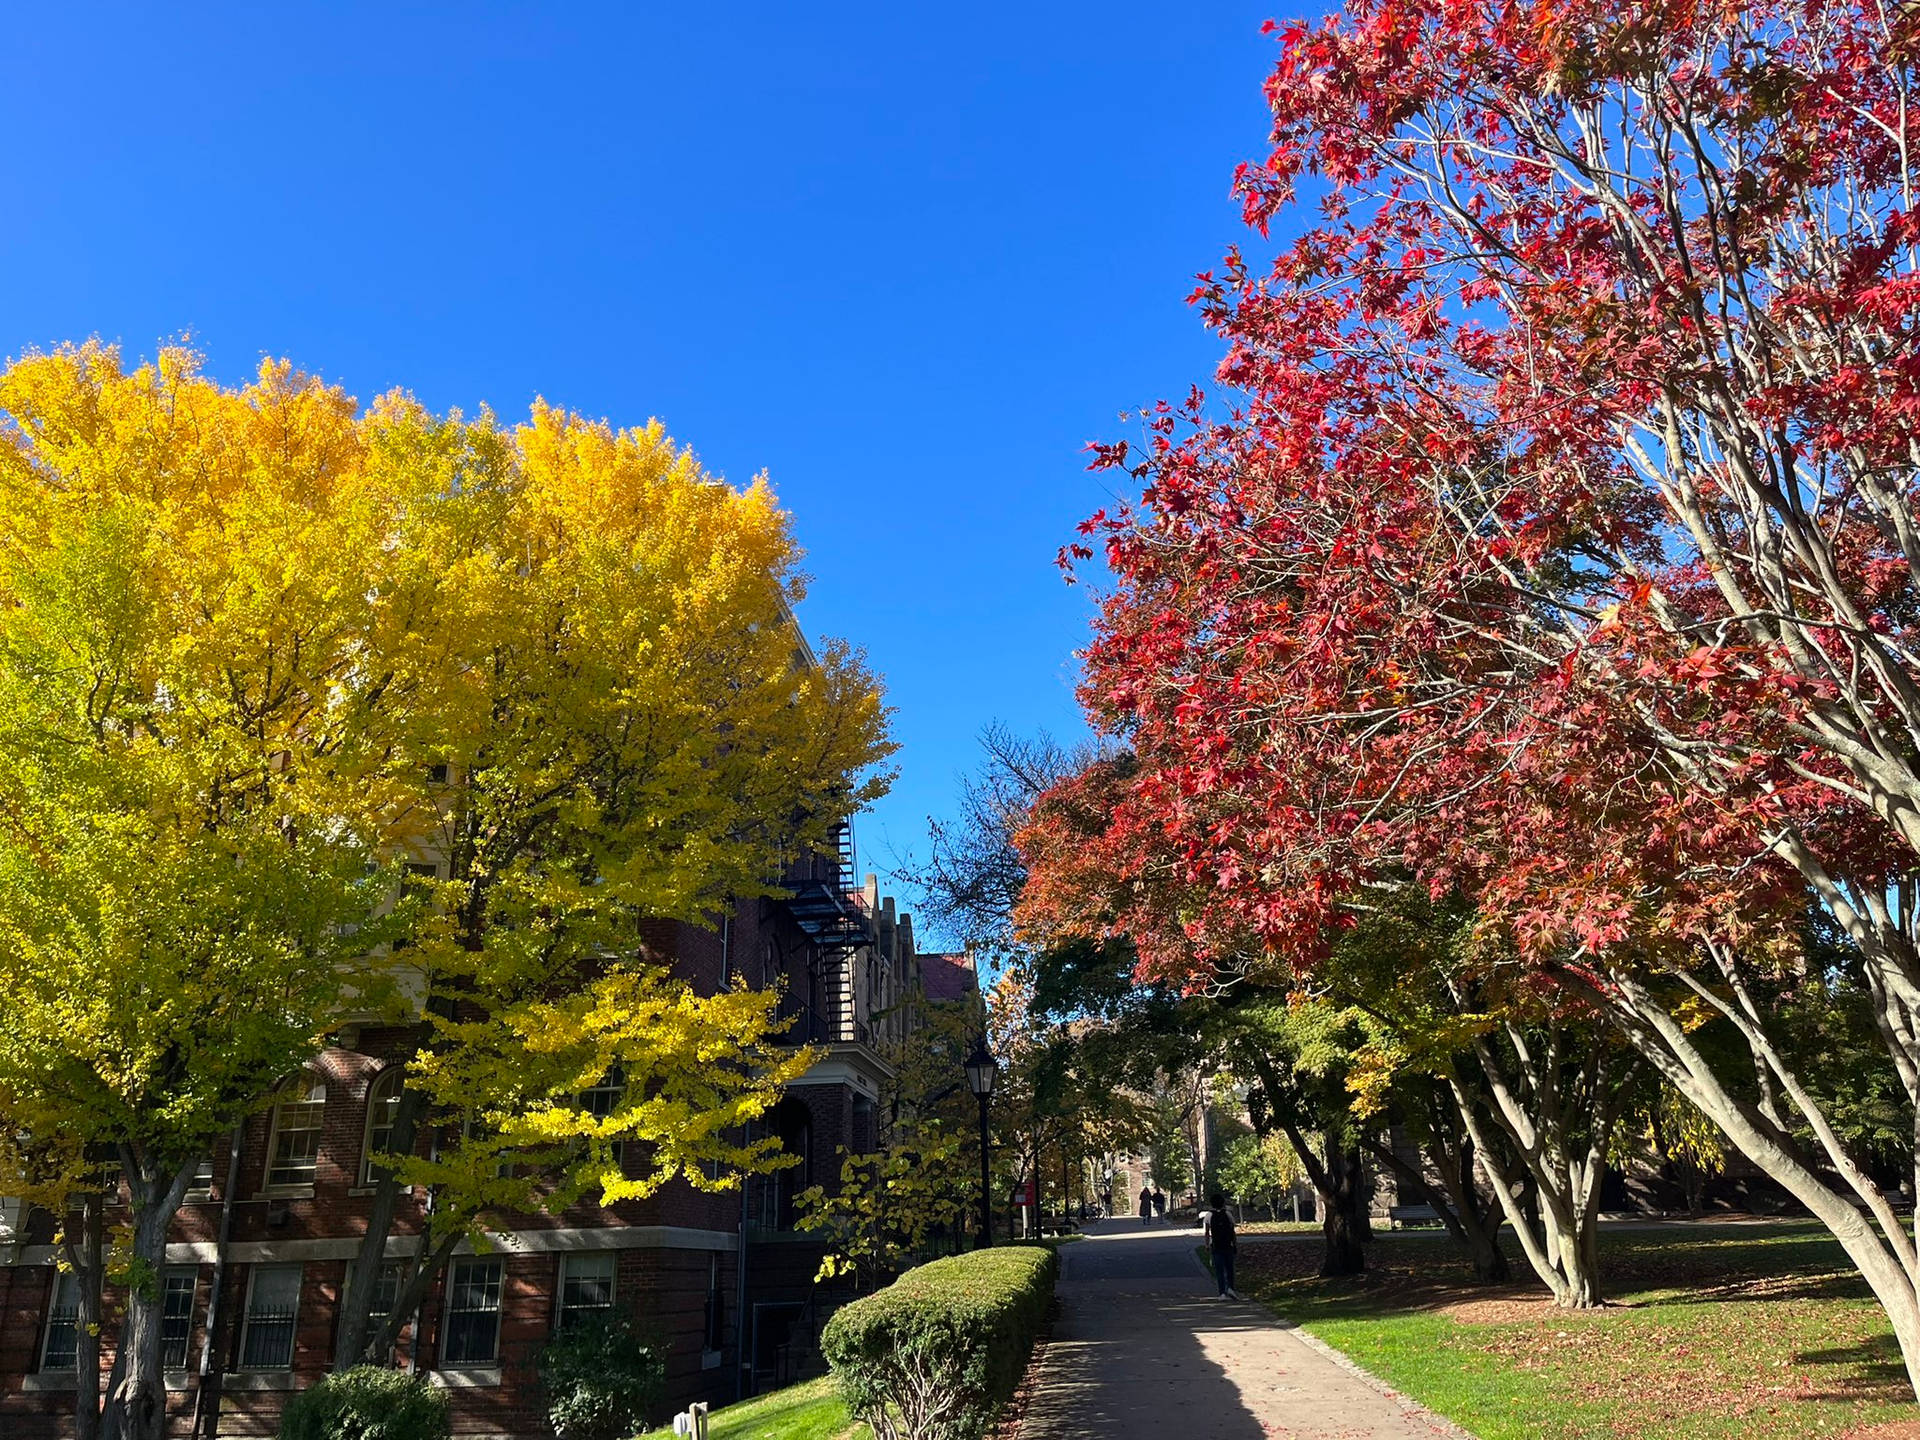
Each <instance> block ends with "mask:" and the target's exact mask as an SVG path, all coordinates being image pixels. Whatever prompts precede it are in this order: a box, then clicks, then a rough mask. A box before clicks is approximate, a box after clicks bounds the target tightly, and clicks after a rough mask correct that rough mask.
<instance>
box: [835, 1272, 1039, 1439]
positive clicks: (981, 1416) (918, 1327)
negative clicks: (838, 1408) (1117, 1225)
mask: <svg viewBox="0 0 1920 1440" xmlns="http://www.w3.org/2000/svg"><path fill="white" fill-rule="evenodd" d="M1058 1269H1059V1261H1058V1259H1057V1258H1056V1257H1055V1256H1054V1253H1053V1251H1051V1250H1043V1249H1041V1248H1039V1247H1038V1246H1032V1245H1008V1246H1004V1247H1002V1248H999V1249H995V1250H975V1251H972V1252H971V1253H969V1254H966V1255H956V1256H953V1257H952V1258H951V1259H947V1260H935V1261H933V1262H932V1263H931V1264H928V1265H922V1266H920V1267H919V1269H917V1270H909V1271H908V1272H907V1273H906V1274H905V1275H902V1276H901V1277H900V1278H899V1279H898V1280H896V1281H895V1282H894V1283H893V1284H891V1285H889V1286H888V1287H887V1288H886V1289H884V1290H881V1291H879V1292H877V1293H875V1294H873V1295H869V1296H867V1297H866V1299H864V1300H856V1301H854V1302H853V1303H852V1304H851V1305H848V1306H846V1307H845V1308H843V1309H842V1310H841V1311H840V1312H839V1313H838V1314H836V1315H835V1316H834V1317H833V1319H832V1320H830V1321H828V1322H827V1328H826V1332H825V1333H824V1334H823V1335H822V1336H821V1337H820V1348H821V1350H822V1351H823V1352H824V1353H825V1354H826V1357H827V1362H828V1363H829V1364H830V1365H832V1366H833V1370H834V1374H835V1375H836V1376H837V1377H838V1379H839V1381H840V1391H841V1393H842V1394H843V1395H845V1396H846V1400H847V1408H848V1409H849V1410H851V1411H852V1412H853V1413H854V1414H855V1415H857V1416H858V1417H859V1418H860V1419H862V1420H864V1421H866V1422H867V1424H868V1425H870V1426H872V1427H873V1433H874V1434H875V1435H876V1436H878V1437H879V1440H980V1437H981V1436H983V1435H985V1434H986V1432H987V1430H988V1429H989V1428H990V1427H991V1426H992V1424H993V1422H994V1419H995V1418H996V1417H997V1416H998V1415H999V1413H1000V1410H1001V1408H1002V1407H1003V1406H1004V1405H1005V1404H1006V1403H1007V1401H1008V1400H1009V1399H1010V1398H1011V1397H1012V1395H1013V1392H1014V1387H1016V1386H1017V1385H1018V1384H1019V1383H1020V1376H1021V1374H1022V1372H1023V1371H1025V1369H1026V1366H1027V1358H1028V1357H1029V1356H1030V1355H1032V1354H1033V1345H1034V1341H1035V1340H1036V1339H1038V1338H1039V1334H1040V1328H1041V1326H1042V1325H1043V1324H1045V1323H1046V1317H1047V1306H1048V1304H1049V1302H1050V1301H1051V1300H1052V1298H1053V1279H1054V1275H1055V1274H1056V1273H1057V1271H1058Z"/></svg>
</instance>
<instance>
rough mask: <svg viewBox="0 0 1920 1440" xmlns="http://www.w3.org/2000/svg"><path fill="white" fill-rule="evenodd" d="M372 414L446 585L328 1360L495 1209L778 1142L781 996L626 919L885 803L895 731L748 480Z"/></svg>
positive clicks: (376, 1345)
mask: <svg viewBox="0 0 1920 1440" xmlns="http://www.w3.org/2000/svg"><path fill="white" fill-rule="evenodd" d="M374 425H375V429H376V430H377V432H378V433H377V435H376V438H375V439H374V440H373V441H372V442H371V443H373V444H374V445H375V446H376V448H380V449H383V450H385V451H388V452H390V453H391V454H393V455H394V456H395V457H396V460H395V463H396V464H406V465H416V464H419V463H422V462H421V458H420V457H432V459H431V464H432V465H433V466H434V467H435V468H437V469H438V470H440V471H441V472H442V473H443V476H444V480H443V482H442V486H441V488H442V490H443V491H444V496H445V498H444V500H443V501H442V503H440V504H438V505H437V506H436V507H435V509H434V513H433V516H432V518H431V519H430V521H429V522H427V525H426V529H427V531H428V532H429V533H427V534H426V535H424V536H423V537H422V538H421V540H420V541H419V544H418V551H417V560H416V563H417V564H418V565H420V566H421V567H423V568H424V569H425V570H427V571H428V572H430V573H431V574H433V575H434V576H436V577H438V579H439V583H440V584H441V586H442V587H443V590H444V594H445V603H444V606H443V612H442V613H443V623H442V624H441V625H440V626H439V628H438V629H437V630H436V631H435V632H434V634H433V638H432V640H431V643H429V644H428V645H426V646H424V647H423V651H422V654H423V656H424V657H427V658H426V659H425V660H424V662H423V663H426V664H428V667H429V669H430V670H431V671H432V673H433V675H434V676H437V677H439V678H438V681H437V682H435V681H430V680H428V679H426V678H423V679H422V681H421V682H420V683H421V686H422V688H426V687H427V686H428V685H430V684H434V683H437V685H438V691H437V694H438V702H437V704H436V707H435V708H434V710H433V712H432V715H431V722H430V724H429V726H428V727H427V728H426V729H424V730H423V731H422V732H421V735H420V739H419V742H418V758H419V759H420V760H421V762H422V764H423V765H426V764H431V765H435V766H445V767H447V768H446V771H445V774H446V777H447V782H448V783H447V785H446V787H445V788H444V789H443V790H440V791H432V790H429V791H428V792H427V793H425V794H424V795H423V798H422V816H423V817H424V823H418V824H416V823H413V822H412V821H409V822H407V823H406V824H405V826H404V827H403V828H406V829H407V830H408V831H409V832H410V833H411V834H412V835H413V836H414V838H413V839H411V840H410V841H409V843H410V844H413V845H414V846H416V847H417V849H418V853H419V854H421V855H423V856H428V857H431V859H432V862H433V863H434V864H435V865H436V866H437V867H438V871H439V874H438V878H437V880H436V881H434V882H432V883H431V884H430V885H429V886H428V887H427V888H428V889H429V890H430V891H431V893H430V895H429V896H428V897H427V900H428V903H427V905H426V906H425V913H424V914H423V915H422V917H421V920H420V924H419V926H418V930H417V933H416V934H415V935H414V936H413V943H412V944H411V945H410V946H409V948H408V949H406V950H405V951H404V952H403V953H402V958H403V959H404V960H405V961H406V962H407V964H408V966H409V970H410V972H411V974H412V977H413V984H412V989H413V991H414V993H415V994H417V995H424V996H425V1005H424V1007H423V1009H422V1011H421V1012H420V1013H421V1020H420V1029H419V1032H418V1036H417V1042H416V1045H415V1048H414V1053H413V1055H412V1058H411V1060H410V1061H409V1064H408V1067H407V1070H406V1077H405V1079H404V1081H403V1084H402V1088H401V1090H400V1092H399V1095H398V1098H397V1100H396V1109H395V1114H394V1124H393V1127H392V1132H391V1133H392V1141H391V1146H392V1149H391V1154H392V1156H393V1159H392V1161H391V1163H390V1164H389V1165H388V1166H387V1167H386V1168H385V1170H384V1171H383V1173H382V1174H381V1176H380V1179H379V1181H378V1184H377V1187H376V1193H375V1195H374V1197H373V1200H372V1215H371V1219H370V1222H369V1225H368V1228H367V1231H366V1235H365V1238H364V1241H363V1247H362V1251H361V1260H362V1262H363V1263H360V1264H358V1265H356V1266H355V1271H354V1274H355V1281H354V1285H353V1287H352V1289H351V1290H350V1291H349V1293H348V1295H347V1296H346V1298H345V1301H344V1317H343V1323H342V1340H341V1344H340V1346H339V1349H338V1355H339V1357H340V1363H341V1364H342V1365H347V1364H352V1363H354V1361H355V1360H356V1359H357V1358H358V1357H360V1356H363V1355H378V1354H381V1353H384V1352H385V1350H386V1349H387V1347H388V1346H389V1345H390V1344H391V1342H392V1339H393V1336H394V1333H395V1332H396V1331H397V1329H398V1327H399V1326H400V1325H401V1324H402V1323H404V1320H405V1316H406V1314H407V1313H408V1311H409V1309H410V1308H411V1306H412V1304H413V1303H415V1302H416V1301H417V1300H418V1298H419V1297H420V1296H422V1295H423V1294H424V1293H425V1291H426V1289H427V1287H428V1286H429V1285H430V1284H431V1283H432V1280H433V1277H434V1275H435V1273H436V1272H437V1271H438V1269H439V1268H440V1267H441V1266H443V1265H444V1263H445V1261H446V1258H447V1256H448V1255H449V1254H450V1253H451V1250H452V1247H453V1246H454V1245H455V1244H457V1243H458V1242H459V1240H460V1239H462V1238H464V1237H465V1236H466V1235H467V1234H469V1233H472V1232H473V1231H474V1230H476V1229H478V1228H480V1227H481V1226H482V1225H483V1224H484V1223H485V1221H486V1219H487V1217H488V1216H490V1215H500V1214H510V1213H512V1212H515V1211H524V1210H527V1209H531V1208H534V1207H536V1206H543V1205H545V1206H556V1205H564V1204H567V1203H571V1202H572V1201H573V1200H574V1199H577V1198H578V1197H579V1196H580V1195H582V1194H584V1193H589V1192H597V1193H598V1195H599V1198H601V1199H602V1200H603V1201H609V1202H610V1201H613V1200H617V1199H620V1198H624V1197H630V1196H634V1195H638V1194H644V1193H646V1192H647V1191H649V1190H652V1189H654V1188H656V1187H657V1186H658V1185H660V1184H663V1183H665V1182H666V1181H667V1180H668V1179H670V1178H673V1177H674V1176H676V1175H678V1176H681V1177H684V1178H685V1179H687V1180H689V1181H690V1182H692V1183H693V1184H695V1185H705V1186H712V1185H730V1184H732V1183H735V1177H736V1176H737V1175H738V1173H739V1172H740V1171H741V1170H742V1169H745V1168H752V1167H754V1166H758V1165H762V1164H764V1163H766V1161H767V1159H768V1154H769V1148H770V1144H771V1142H766V1143H764V1144H761V1145H756V1146H746V1145H744V1144H742V1143H740V1142H739V1139H738V1131H737V1129H736V1127H737V1126H739V1125H740V1124H741V1122H743V1121H745V1120H748V1119H751V1118H753V1117H754V1116H756V1115H757V1114H759V1113H761V1112H763V1111H764V1110H765V1108H767V1106H769V1105H771V1104H772V1103H773V1101H774V1100H775V1099H777V1097H778V1086H779V1084H780V1083H781V1082H782V1081H783V1080H784V1079H785V1078H788V1077H789V1076H790V1075H791V1074H792V1073H793V1070H794V1063H793V1059H792V1057H791V1055H790V1053H789V1052H785V1051H776V1050H775V1049H774V1048H773V1047H772V1046H771V1045H770V1043H769V1041H768V1028H769V1025H770V1023H771V1020H772V1014H773V999H772V997H770V996H756V995H750V994H745V993H735V994H729V995H721V996H714V997H704V998H703V997H699V996H695V995H693V994H691V993H689V992H688V991H687V988H686V986H685V985H684V984H682V983H681V982H680V981H678V980H675V979H673V978H672V977H671V976H669V975H668V974H666V973H665V972H664V971H663V969H662V967H661V964H660V962H659V961H658V960H657V959H656V958H655V957H652V956H650V955H648V954H647V953H645V952H644V950H643V949H642V947H641V946H640V943H639V939H638V924H639V922H640V921H641V920H643V919H646V918H649V917H671V918H675V919H679V920H683V921H687V922H691V923H705V922H708V921H710V919H711V917H712V916H713V915H715V914H716V913H720V912H723V911H724V910H726V909H727V908H728V907H730V906H731V905H733V904H735V903H737V902H738V901H739V900H742V899H746V898H751V897H755V896H761V895H767V894H771V893H775V891H776V890H777V886H778V881H779V874H780V870H781V866H782V861H783V859H784V858H787V857H791V856H795V855H798V854H801V853H804V852H805V851H806V850H808V849H809V848H814V847H819V846H822V845H823V844H824V843H825V841H826V837H827V833H828V830H829V827H830V826H831V825H832V824H833V823H835V822H836V821H837V820H839V819H842V818H844V817H845V816H846V815H847V814H848V812H849V811H850V810H851V809H853V808H855V807H857V806H858V805H860V804H862V803H864V802H865V801H866V800H868V799H870V798H872V797H874V796H876V795H877V794H878V793H880V790H881V789H882V788H883V783H884V777H881V776H878V775H877V774H876V766H877V765H878V764H879V762H881V761H882V760H883V759H884V757H885V756H886V754H887V753H888V752H889V750H890V748H891V747H890V746H889V745H888V743H887V741H886V738H885V711H884V709H883V707H882V705H881V703H880V698H879V692H878V688H877V686H876V684H875V683H874V681H873V679H872V677H871V676H870V675H869V674H868V673H867V671H866V670H865V668H864V666H863V665H862V664H861V662H860V660H859V658H858V657H857V656H855V655H854V654H852V653H851V652H850V651H848V650H847V649H846V648H845V647H840V646H836V647H832V648H830V649H828V650H827V651H826V652H825V653H824V654H823V655H822V656H820V657H818V658H816V657H814V656H813V655H812V653H811V652H810V651H809V650H808V649H807V647H806V644H805V642H804V641H803V640H802V639H801V638H800V636H799V633H798V631H797V630H796V628H795V626H794V624H793V621H792V615H791V609H790V607H791V605H792V604H793V602H795V601H796V600H798V599H799V596H800V587H799V579H798V576H797V573H796V570H795V566H796V561H797V552H796V550H795V547H794V544H793V540H792V535H791V532H790V527H789V524H788V521H787V517H786V516H785V514H784V513H783V512H782V511H781V510H780V508H779V506H778V505H777V504H776V503H775V501H774V498H773V495H772V493H771V492H770V490H769V489H768V487H767V486H766V484H765V483H764V481H756V482H755V483H753V484H751V485H749V486H747V487H745V488H740V489H736V488H733V487H730V486H728V485H725V484H722V483H720V482H718V481H717V480H715V479H714V478H713V477H712V476H711V475H709V474H707V473H706V472H705V471H704V470H703V469H702V468H701V467H700V466H699V464H698V463H697V462H696V461H695V460H694V458H693V456H692V455H691V454H690V453H689V452H687V451H685V450H683V449H680V448H678V447H676V446H675V445H674V444H673V443H672V442H671V441H670V440H669V439H668V438H667V437H666V435H665V434H664V433H663V432H662V431H661V430H660V428H659V427H658V426H657V425H655V426H650V427H648V428H646V429H641V430H624V431H616V430H614V429H613V428H611V427H609V426H607V425H605V424H601V423H592V422H589V421H586V420H583V419H581V418H579V417H577V416H574V415H570V414H567V413H565V412H562V411H559V410H556V409H552V408H550V407H547V406H545V405H539V406H536V407H535V409H534V411H533V415H532V418H531V419H530V421H529V422H528V423H526V424H524V425H522V426H519V427H517V428H514V429H506V428H503V427H501V426H498V425H497V424H495V423H494V422H493V420H492V419H491V417H488V416H484V415H483V416H481V417H479V419H477V420H475V421H473V422H464V423H463V422H459V421H458V420H457V419H456V420H452V421H448V420H437V419H435V418H434V417H432V416H429V415H427V414H426V413H425V412H423V411H421V410H420V409H419V408H418V407H416V406H413V405H411V404H408V403H406V402H403V401H393V402H389V403H388V404H386V405H384V406H382V407H380V408H379V409H378V410H377V411H376V412H375V416H374ZM588 1090H594V1091H596V1092H597V1093H598V1096H599V1097H600V1099H601V1100H602V1102H603V1103H601V1104H600V1105H598V1106H597V1107H590V1106H589V1105H588V1103H587V1100H586V1098H585V1096H584V1093H583V1092H586V1091H588ZM610 1093H611V1094H613V1095H614V1096H616V1097H617V1098H614V1099H612V1100H611V1101H610V1102H609V1101H608V1100H607V1097H608V1095H609V1094H610ZM423 1128H424V1129H429V1130H431V1131H432V1132H433V1133H434V1135H435V1139H436V1143H435V1145H434V1146H433V1153H431V1154H430V1155H426V1156H422V1155H419V1154H417V1153H415V1152H416V1148H417V1140H418V1137H419V1135H420V1132H421V1130H422V1129H423ZM616 1145H618V1146H622V1147H624V1148H625V1151H626V1155H627V1157H628V1168H634V1167H633V1165H632V1157H633V1156H634V1155H636V1154H638V1155H641V1156H644V1157H645V1158H644V1160H643V1161H642V1162H641V1164H640V1166H639V1168H640V1169H641V1171H642V1173H641V1174H639V1175H636V1176H629V1175H627V1174H626V1173H625V1172H624V1170H623V1168H622V1166H621V1164H620V1163H617V1162H616V1159H615V1152H614V1147H615V1146H616ZM707 1161H717V1162H719V1166H720V1179H718V1180H712V1179H709V1178H707V1176H706V1175H705V1174H703V1171H702V1168H701V1167H702V1164H703V1163H704V1162H707ZM410 1185H421V1186H426V1187H428V1188H429V1189H430V1190H431V1191H432V1192H433V1195H434V1203H433V1207H432V1211H433V1218H432V1221H431V1222H430V1231H429V1235H428V1237H427V1239H426V1241H425V1243H423V1244H422V1245H421V1246H420V1247H419V1251H418V1254H417V1256H416V1258H415V1260H414V1261H413V1262H412V1263H411V1267H410V1271H409V1273H408V1274H407V1275H406V1276H405V1277H404V1279H403V1281H402V1283H401V1288H400V1296H399V1300H398V1301H397V1303H394V1304H393V1305H392V1306H391V1307H390V1309H389V1312H388V1314H387V1316H386V1318H385V1320H384V1321H382V1322H381V1323H380V1324H378V1325H375V1324H374V1323H373V1322H372V1320H371V1318H370V1306H371V1300H372V1295H373V1285H374V1279H375V1277H376V1276H377V1274H378V1272H379V1264H378V1262H379V1259H380V1257H381V1256H382V1254H383V1253H384V1249H385V1242H386V1240H387V1237H388V1236H389V1235H390V1234H391V1233H392V1231H393V1227H394V1223H395V1213H396V1208H397V1200H398V1195H399V1193H400V1189H401V1187H403V1186H410Z"/></svg>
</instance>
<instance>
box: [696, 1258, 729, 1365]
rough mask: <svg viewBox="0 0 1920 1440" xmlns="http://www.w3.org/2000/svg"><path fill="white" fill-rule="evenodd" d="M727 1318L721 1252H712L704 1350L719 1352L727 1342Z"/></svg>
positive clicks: (708, 1275)
mask: <svg viewBox="0 0 1920 1440" xmlns="http://www.w3.org/2000/svg"><path fill="white" fill-rule="evenodd" d="M726 1335H727V1317H726V1300H725V1298H724V1297H723V1296H722V1294H721V1290H720V1252H719V1251H718V1250H714V1251H710V1252H709V1253H708V1255H707V1311H706V1320H705V1324H704V1325H703V1326H702V1338H701V1345H702V1348H704V1349H707V1350H718V1349H720V1348H721V1346H722V1344H723V1343H724V1342H725V1340H726Z"/></svg>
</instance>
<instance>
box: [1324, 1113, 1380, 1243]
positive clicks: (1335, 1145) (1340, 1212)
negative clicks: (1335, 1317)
mask: <svg viewBox="0 0 1920 1440" xmlns="http://www.w3.org/2000/svg"><path fill="white" fill-rule="evenodd" d="M1323 1138H1324V1142H1325V1144H1326V1166H1325V1171H1326V1178H1327V1181H1328V1186H1327V1188H1325V1189H1324V1190H1323V1191H1322V1192H1321V1201H1322V1208H1323V1210H1324V1211H1325V1212H1326V1213H1325V1218H1324V1220H1323V1221H1322V1223H1321V1227H1320V1228H1321V1233H1322V1234H1323V1235H1325V1237H1326V1241H1327V1249H1326V1254H1325V1255H1324V1256H1322V1257H1321V1260H1320V1273H1321V1274H1322V1275H1323V1276H1328V1275H1358V1274H1360V1273H1361V1272H1362V1271H1364V1270H1365V1269H1366V1268H1367V1252H1366V1243H1367V1241H1368V1239H1370V1238H1371V1234H1372V1228H1373V1227H1372V1225H1371V1224H1370V1222H1369V1221H1368V1219H1367V1171H1366V1160H1365V1157H1364V1156H1363V1155H1362V1154H1361V1152H1360V1147H1359V1146H1357V1145H1345V1144H1342V1143H1341V1140H1340V1137H1339V1136H1337V1135H1336V1134H1334V1132H1332V1131H1331V1130H1329V1131H1328V1132H1327V1133H1326V1135H1325V1136H1324V1137H1323Z"/></svg>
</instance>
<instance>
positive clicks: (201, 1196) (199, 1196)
mask: <svg viewBox="0 0 1920 1440" xmlns="http://www.w3.org/2000/svg"><path fill="white" fill-rule="evenodd" d="M181 1198H182V1199H184V1200H187V1201H195V1200H211V1199H213V1157H212V1156H211V1155H209V1156H207V1157H206V1159H204V1160H202V1161H201V1162H200V1163H199V1164H197V1165H195V1166H194V1167H193V1179H191V1180H189V1181H188V1182H187V1193H186V1194H185V1195H184V1196H182V1197H181Z"/></svg>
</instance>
